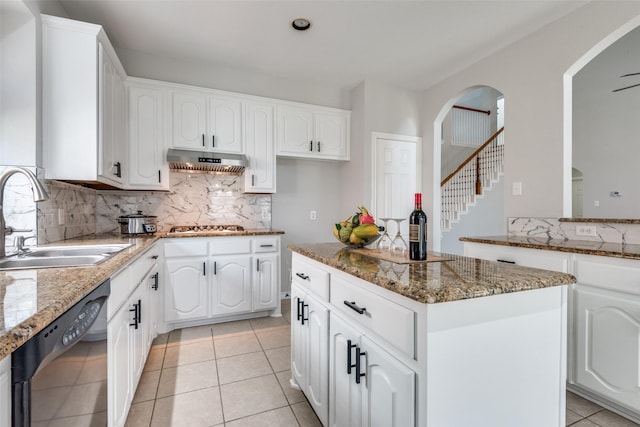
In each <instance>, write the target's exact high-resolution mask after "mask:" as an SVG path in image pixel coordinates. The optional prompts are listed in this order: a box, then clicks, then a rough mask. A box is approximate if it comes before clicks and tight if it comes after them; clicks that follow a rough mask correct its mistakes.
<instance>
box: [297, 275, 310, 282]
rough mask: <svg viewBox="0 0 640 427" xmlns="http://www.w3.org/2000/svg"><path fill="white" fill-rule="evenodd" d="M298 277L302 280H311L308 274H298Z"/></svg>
mask: <svg viewBox="0 0 640 427" xmlns="http://www.w3.org/2000/svg"><path fill="white" fill-rule="evenodd" d="M296 276H298V277H299V278H301V279H302V280H309V276H307V275H306V274H303V273H296ZM309 281H310V280H309Z"/></svg>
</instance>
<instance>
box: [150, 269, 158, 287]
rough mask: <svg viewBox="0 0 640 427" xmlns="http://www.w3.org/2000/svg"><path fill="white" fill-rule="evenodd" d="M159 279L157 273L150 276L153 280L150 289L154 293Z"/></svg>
mask: <svg viewBox="0 0 640 427" xmlns="http://www.w3.org/2000/svg"><path fill="white" fill-rule="evenodd" d="M159 277H160V273H158V272H156V274H154V275H153V276H151V278H152V279H153V285H151V289H153V290H154V291H157V290H158V282H159V281H160V279H159Z"/></svg>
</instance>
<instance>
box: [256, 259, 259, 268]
mask: <svg viewBox="0 0 640 427" xmlns="http://www.w3.org/2000/svg"><path fill="white" fill-rule="evenodd" d="M256 271H260V258H258V259H256Z"/></svg>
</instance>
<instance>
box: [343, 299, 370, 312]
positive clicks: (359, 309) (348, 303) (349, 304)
mask: <svg viewBox="0 0 640 427" xmlns="http://www.w3.org/2000/svg"><path fill="white" fill-rule="evenodd" d="M344 305H346V306H347V307H349V308H350V309H351V310H353V311H357V312H358V314H364V312H365V311H367V309H366V308H364V307H358V306H357V305H356V302H355V301H345V302H344Z"/></svg>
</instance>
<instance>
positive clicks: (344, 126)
mask: <svg viewBox="0 0 640 427" xmlns="http://www.w3.org/2000/svg"><path fill="white" fill-rule="evenodd" d="M314 120H315V127H314V130H315V132H314V135H315V136H314V140H313V142H314V147H313V149H314V151H315V153H316V155H317V156H318V157H327V158H331V159H337V160H349V151H348V148H349V147H348V140H349V136H348V132H349V116H348V115H347V114H342V113H335V114H330V113H316V114H315V115H314Z"/></svg>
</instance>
